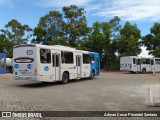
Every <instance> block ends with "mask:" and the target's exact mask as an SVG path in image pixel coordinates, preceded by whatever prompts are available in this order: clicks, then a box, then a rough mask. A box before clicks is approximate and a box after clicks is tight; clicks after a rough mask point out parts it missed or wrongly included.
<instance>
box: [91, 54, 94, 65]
mask: <svg viewBox="0 0 160 120" xmlns="http://www.w3.org/2000/svg"><path fill="white" fill-rule="evenodd" d="M90 63H91V64H93V63H94V55H90Z"/></svg>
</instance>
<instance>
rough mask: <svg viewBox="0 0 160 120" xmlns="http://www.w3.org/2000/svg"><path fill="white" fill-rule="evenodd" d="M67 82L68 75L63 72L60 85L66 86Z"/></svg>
mask: <svg viewBox="0 0 160 120" xmlns="http://www.w3.org/2000/svg"><path fill="white" fill-rule="evenodd" d="M68 81H69V75H68V73H66V72H64V73H63V75H62V84H66V83H68Z"/></svg>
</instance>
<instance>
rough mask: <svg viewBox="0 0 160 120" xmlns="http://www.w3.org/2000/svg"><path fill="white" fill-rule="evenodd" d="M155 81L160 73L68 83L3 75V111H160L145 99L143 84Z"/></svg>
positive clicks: (0, 91) (0, 103) (0, 82)
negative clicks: (148, 104) (43, 81)
mask: <svg viewBox="0 0 160 120" xmlns="http://www.w3.org/2000/svg"><path fill="white" fill-rule="evenodd" d="M151 84H160V73H159V74H156V76H153V75H152V74H129V73H121V72H114V73H102V74H101V75H100V76H99V77H96V78H95V79H94V80H88V79H84V80H78V81H76V80H75V81H71V82H69V83H68V84H65V85H62V84H60V83H41V82H36V81H24V80H13V78H12V74H6V75H0V111H138V110H140V111H160V107H148V106H147V105H146V104H145V103H144V101H145V95H144V89H143V88H144V87H143V86H144V85H151ZM62 119H63V118H62ZM80 119H82V118H80ZM95 119H96V118H95ZM97 119H98V118H97ZM133 119H135V120H136V119H137V118H133ZM139 119H142V118H139ZM147 119H151V118H147ZM155 119H156V118H155ZM157 120H158V119H157Z"/></svg>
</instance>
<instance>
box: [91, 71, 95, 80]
mask: <svg viewBox="0 0 160 120" xmlns="http://www.w3.org/2000/svg"><path fill="white" fill-rule="evenodd" d="M94 76H95V73H94V71H92V73H91V77H90V79H91V80H93V79H94Z"/></svg>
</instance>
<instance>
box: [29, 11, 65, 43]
mask: <svg viewBox="0 0 160 120" xmlns="http://www.w3.org/2000/svg"><path fill="white" fill-rule="evenodd" d="M63 25H64V21H63V18H62V14H61V13H59V12H58V11H50V12H49V13H48V14H46V15H45V16H42V17H41V18H40V21H39V23H38V26H37V27H35V28H34V36H35V37H36V39H33V40H32V42H33V43H34V42H37V43H40V42H42V41H43V40H44V39H45V36H46V35H47V34H49V33H50V32H51V31H53V30H54V29H56V33H55V34H53V35H52V37H50V38H49V39H47V43H48V44H57V42H55V41H57V40H60V41H59V42H58V43H59V44H63V42H62V43H61V41H63V40H62V39H64V32H63Z"/></svg>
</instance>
